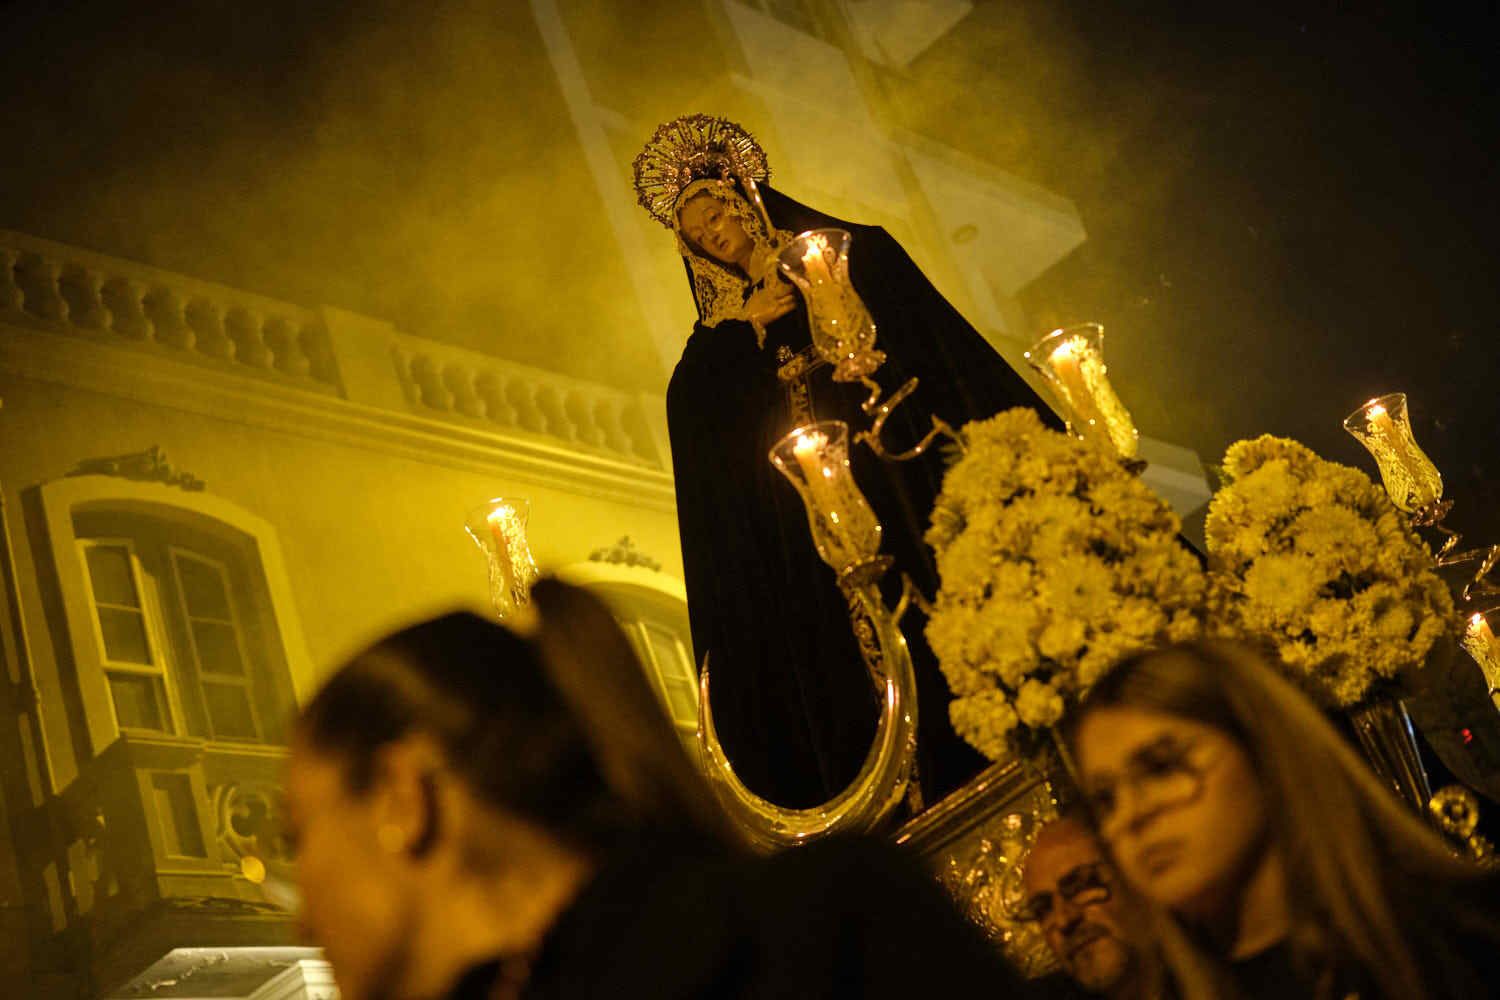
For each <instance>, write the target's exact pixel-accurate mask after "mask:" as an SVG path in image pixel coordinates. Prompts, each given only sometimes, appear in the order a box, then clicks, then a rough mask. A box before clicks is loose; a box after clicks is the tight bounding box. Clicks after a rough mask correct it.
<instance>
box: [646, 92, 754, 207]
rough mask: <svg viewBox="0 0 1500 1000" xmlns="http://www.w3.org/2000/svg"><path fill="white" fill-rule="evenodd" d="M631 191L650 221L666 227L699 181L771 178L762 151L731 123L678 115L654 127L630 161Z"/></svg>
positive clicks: (746, 134)
mask: <svg viewBox="0 0 1500 1000" xmlns="http://www.w3.org/2000/svg"><path fill="white" fill-rule="evenodd" d="M634 166H635V193H636V197H637V200H639V201H640V203H641V206H642V207H643V208H645V210H646V211H648V212H650V213H651V217H652V218H653V219H655V220H656V221H657V222H660V223H661V224H662V225H664V226H666V227H667V228H668V229H673V228H675V227H674V226H673V225H672V209H673V208H674V206H675V205H676V204H677V197H678V195H680V194H682V189H683V188H685V187H687V186H688V185H689V184H691V183H692V182H693V181H696V180H703V179H705V178H717V179H719V180H727V179H728V178H730V177H735V178H738V179H740V180H745V179H747V178H748V179H750V180H754V181H757V182H759V181H764V180H767V179H769V178H770V176H771V166H770V164H769V163H768V162H767V160H766V151H765V150H764V149H762V148H761V146H760V143H758V142H756V141H755V137H754V136H752V135H751V134H750V133H749V132H746V131H745V130H744V129H743V128H741V127H740V126H739V125H738V124H736V123H735V122H732V121H730V120H729V119H727V118H719V117H716V116H714V115H705V114H697V115H683V116H682V117H681V118H674V119H673V120H672V121H669V122H667V123H666V124H664V125H659V126H657V128H656V131H655V132H653V133H652V135H651V138H650V139H649V140H648V141H647V142H646V146H645V148H644V149H642V150H641V151H640V154H639V155H637V156H636V158H635V165H634Z"/></svg>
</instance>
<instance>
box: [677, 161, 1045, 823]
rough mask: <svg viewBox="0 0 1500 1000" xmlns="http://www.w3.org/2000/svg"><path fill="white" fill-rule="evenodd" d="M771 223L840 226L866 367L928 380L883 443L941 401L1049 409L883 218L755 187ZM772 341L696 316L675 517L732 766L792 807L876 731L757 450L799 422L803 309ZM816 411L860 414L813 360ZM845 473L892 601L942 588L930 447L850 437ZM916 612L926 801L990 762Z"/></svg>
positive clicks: (790, 508)
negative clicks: (861, 314)
mask: <svg viewBox="0 0 1500 1000" xmlns="http://www.w3.org/2000/svg"><path fill="white" fill-rule="evenodd" d="M761 192H762V194H763V197H764V201H765V205H766V208H767V212H768V214H769V215H770V217H771V221H772V223H773V225H774V226H775V227H776V228H777V229H785V230H790V231H792V232H801V231H803V230H806V229H811V228H820V227H829V226H835V227H838V228H841V229H846V230H848V231H849V232H850V233H851V234H852V235H853V242H852V244H851V248H850V253H849V268H850V278H851V280H852V281H853V283H854V286H855V288H856V289H857V290H858V292H859V293H860V295H861V296H862V297H863V298H864V301H865V303H866V305H867V306H868V308H869V310H870V314H871V316H872V317H873V318H874V320H875V323H876V327H877V330H878V343H877V346H878V348H879V349H880V350H882V351H884V352H885V353H886V355H887V360H886V362H885V364H884V365H883V366H882V367H881V369H880V371H879V372H877V373H876V376H875V377H876V380H877V381H878V382H880V384H881V385H882V386H883V387H884V388H885V389H886V391H887V392H890V391H893V390H894V389H896V388H899V387H900V386H901V385H902V384H903V383H904V382H905V381H906V380H907V379H908V378H911V377H913V376H916V377H917V378H919V379H920V380H921V381H920V385H919V388H918V389H917V392H916V394H915V395H914V396H912V397H910V398H909V399H908V400H907V401H906V402H905V403H903V404H902V405H901V406H900V407H899V408H898V409H897V410H896V411H895V413H894V414H893V415H892V417H891V419H890V420H889V421H888V422H887V425H886V434H885V440H886V443H887V447H888V448H889V449H891V450H892V451H897V450H902V449H904V448H906V447H908V446H910V445H911V444H912V443H914V442H916V441H917V440H918V439H919V438H920V437H921V435H922V434H923V433H925V431H926V429H927V428H928V426H929V424H930V417H931V415H933V414H937V415H939V416H941V417H942V418H943V419H945V420H947V421H949V422H950V423H952V424H953V425H954V426H961V425H962V424H964V423H965V422H967V421H969V420H972V419H976V418H981V417H987V416H990V415H992V414H994V413H996V412H998V411H1000V410H1003V409H1007V408H1009V407H1013V406H1031V407H1035V408H1036V409H1037V411H1038V412H1039V413H1041V414H1042V416H1043V418H1044V419H1045V420H1048V421H1049V422H1052V423H1053V424H1054V426H1060V424H1058V423H1057V421H1056V419H1055V417H1053V415H1052V411H1051V410H1050V408H1048V407H1047V406H1046V405H1045V404H1044V403H1042V401H1041V400H1040V399H1039V398H1038V397H1037V395H1036V394H1035V393H1034V392H1033V391H1032V390H1031V388H1030V387H1029V386H1028V385H1027V384H1026V382H1025V381H1024V380H1023V379H1022V378H1021V377H1020V375H1018V374H1017V373H1016V372H1015V371H1014V370H1013V369H1012V368H1011V367H1010V365H1009V364H1007V363H1006V362H1005V360H1004V359H1002V358H1001V357H1000V356H999V355H998V354H997V353H995V351H994V349H993V348H992V347H991V346H990V345H989V344H988V343H987V342H986V341H985V340H984V338H983V337H982V336H981V335H980V334H979V332H978V331H976V330H975V329H974V328H973V327H972V326H970V325H969V324H968V322H967V321H966V320H964V318H963V317H962V316H961V315H959V313H958V312H957V310H955V309H954V308H953V307H952V306H951V305H950V304H949V303H948V302H947V300H946V299H944V298H943V297H942V295H941V294H939V293H938V291H937V289H935V288H934V287H933V286H932V284H931V282H929V281H928V280H927V278H926V277H925V276H924V275H923V274H922V272H921V271H920V270H919V269H918V268H917V266H916V264H915V263H913V261H912V260H911V258H910V257H909V256H908V255H907V254H906V252H905V251H904V250H903V249H902V248H901V246H900V245H899V244H898V243H897V242H896V241H895V240H894V239H892V238H891V236H890V235H889V234H887V233H886V232H885V230H883V229H881V228H879V227H874V226H860V225H854V224H851V223H848V222H843V221H841V220H838V219H834V218H832V217H830V216H827V215H824V214H822V213H820V212H817V211H815V210H813V209H810V208H808V207H807V206H804V205H801V204H799V203H797V202H795V201H793V200H792V199H790V198H787V197H786V196H784V195H781V194H780V193H778V192H776V191H775V190H773V189H770V188H768V187H766V186H764V185H763V186H762V187H761ZM766 334H767V335H766V342H765V345H764V347H761V348H758V347H757V345H756V335H755V332H754V330H753V329H752V328H751V326H750V324H748V323H745V322H739V321H727V322H724V323H721V324H719V325H718V326H716V327H713V328H707V327H704V326H703V325H702V324H699V325H697V326H696V327H695V328H694V330H693V333H692V336H691V337H690V338H689V339H688V342H687V344H686V346H685V347H684V349H683V354H682V358H681V360H680V361H679V362H678V364H677V367H676V370H675V371H674V373H673V375H672V380H671V383H670V386H669V388H668V391H667V420H668V425H669V429H670V433H671V441H672V460H673V465H674V468H675V473H676V480H677V516H678V524H679V528H680V530H681V536H682V554H683V564H684V572H685V577H686V584H687V595H688V612H689V617H690V620H691V625H692V633H693V645H694V651H695V655H696V657H697V661H698V663H699V664H700V665H701V664H702V662H703V659H704V657H705V656H708V657H709V663H710V670H711V674H712V698H713V706H714V719H715V722H716V723H717V727H718V732H719V737H720V740H721V741H722V743H723V745H724V749H725V751H726V752H727V753H728V754H729V758H730V760H731V762H732V763H733V765H734V767H735V770H736V773H738V775H739V776H740V778H741V779H742V780H743V781H744V782H745V783H746V784H747V785H748V786H749V787H750V788H751V789H752V790H754V791H755V792H757V793H759V794H761V795H763V796H766V797H768V798H771V799H773V800H774V801H776V802H777V803H778V804H781V805H787V806H806V805H811V804H814V803H816V802H820V801H824V800H826V799H828V798H829V797H831V796H832V795H834V794H836V793H837V792H838V791H839V790H841V789H842V788H844V787H845V786H846V785H847V784H848V783H849V781H850V780H851V779H852V778H853V776H854V774H855V773H856V772H857V771H858V769H859V765H860V763H861V762H862V761H863V759H864V757H865V754H866V752H867V751H868V749H869V745H870V740H871V739H872V737H873V734H874V727H875V722H876V716H877V702H876V697H875V692H874V688H873V686H872V685H871V683H870V679H869V675H868V672H867V671H866V669H865V667H864V664H863V662H862V661H861V659H860V656H859V650H858V648H857V646H856V644H855V640H854V637H853V634H852V631H851V628H850V624H849V617H848V612H847V610H846V606H845V603H844V599H843V597H842V595H841V594H840V592H839V590H838V588H837V585H836V584H835V580H834V574H833V571H832V570H831V569H830V568H829V567H828V566H827V565H826V564H825V563H823V562H822V560H820V559H819V558H818V555H817V552H816V550H815V549H814V548H813V544H812V538H811V534H810V531H809V528H808V524H807V516H806V513H805V510H804V508H803V506H802V503H801V500H800V499H799V498H798V496H797V493H796V491H795V490H794V489H793V487H792V486H791V484H790V483H788V482H786V481H785V480H784V479H783V478H782V476H781V474H780V473H778V472H777V471H776V470H775V469H774V468H773V467H772V466H771V464H770V462H769V461H768V460H767V453H768V452H769V450H770V449H771V447H772V445H774V444H775V443H776V442H777V441H778V440H779V439H780V438H781V437H782V436H783V435H785V434H786V433H787V432H788V431H789V430H791V429H792V422H791V415H790V412H789V409H788V405H787V400H786V396H785V392H784V389H783V387H782V386H781V384H780V383H779V382H778V380H777V377H776V370H777V368H778V361H777V348H778V347H781V346H783V345H785V346H786V347H789V348H790V349H791V350H793V351H800V350H801V349H803V348H804V347H806V346H808V345H809V344H810V343H811V339H810V334H809V332H808V325H807V313H806V311H805V309H804V307H803V306H802V305H801V303H800V300H799V305H798V308H797V309H796V310H795V311H794V312H792V313H791V314H789V315H787V316H784V317H782V318H781V319H779V320H777V321H776V322H774V323H772V324H771V325H770V326H769V327H767V331H766ZM811 381H812V402H813V409H814V414H815V418H816V419H818V420H832V419H837V420H843V421H845V422H847V423H848V424H849V425H850V429H851V434H852V432H854V431H857V430H860V429H863V428H865V427H867V426H869V422H870V420H869V418H868V417H867V416H865V415H864V414H863V413H862V412H861V410H860V406H859V404H860V403H861V402H862V401H863V400H864V398H865V395H866V392H865V390H864V389H863V388H862V387H860V386H858V385H848V384H840V383H835V382H833V380H832V378H831V369H830V368H828V367H827V366H824V367H822V368H820V369H819V370H818V371H817V372H815V373H814V374H813V376H812V379H811ZM851 461H852V468H853V472H854V476H855V479H856V481H857V482H858V483H859V485H860V487H861V489H862V490H863V491H864V493H865V495H866V497H868V498H869V501H870V504H871V506H872V507H873V508H874V510H875V513H876V515H877V516H878V517H879V518H880V521H881V523H882V524H883V525H884V526H885V531H884V543H883V546H882V551H883V552H885V553H886V554H888V555H891V556H894V557H895V559H896V569H895V570H893V571H892V572H891V573H890V574H888V575H887V577H886V579H885V581H883V586H885V587H886V589H887V595H888V598H889V601H890V603H894V599H895V596H896V594H897V593H898V591H899V573H900V572H901V571H905V572H907V573H909V574H911V576H912V577H913V579H914V580H915V581H916V582H917V583H918V584H919V585H920V586H921V587H922V589H923V591H924V592H926V593H927V594H928V595H929V596H930V595H933V594H935V593H936V590H937V576H936V571H935V568H934V565H933V560H932V554H931V552H930V550H928V548H927V547H926V545H925V544H924V543H923V541H922V535H923V533H924V532H925V530H926V527H927V521H928V516H929V514H930V512H931V510H932V505H933V501H934V499H935V498H936V496H937V493H938V490H939V488H940V486H941V482H942V473H943V469H944V461H943V458H942V457H941V455H940V454H939V451H938V449H937V448H933V449H931V450H929V451H928V453H927V454H926V455H924V456H923V457H922V458H919V459H916V460H914V461H910V462H905V463H889V462H882V461H880V460H879V459H877V458H876V457H875V456H874V455H873V454H872V453H871V452H870V450H869V449H868V448H867V447H865V446H863V445H860V446H858V447H854V448H851ZM924 625H925V620H924V619H923V618H922V616H921V615H920V613H916V612H914V613H913V614H911V615H910V616H908V617H907V619H906V620H905V622H904V623H903V630H904V632H905V634H906V637H907V640H908V641H909V643H910V645H911V650H912V656H913V660H914V662H915V664H916V672H917V683H918V691H919V706H920V712H919V754H920V757H919V767H920V768H921V774H922V783H923V787H924V790H925V791H926V793H927V795H928V797H929V799H932V798H935V797H936V796H939V795H942V794H944V793H946V792H948V791H951V790H952V789H954V788H956V787H957V786H958V785H960V784H962V783H963V782H964V781H965V780H967V779H968V778H969V777H972V776H973V775H974V774H975V773H977V771H978V770H980V768H981V767H982V766H983V764H984V761H983V759H982V758H981V757H980V756H979V755H978V753H976V752H975V751H974V750H973V749H971V748H970V747H969V746H968V745H967V744H965V743H963V742H962V741H961V740H960V739H959V738H958V736H957V735H956V734H954V732H953V730H952V727H951V726H950V724H949V722H948V700H949V697H950V695H949V691H948V688H947V685H946V683H945V682H944V680H943V678H942V676H941V674H940V673H939V671H938V669H937V664H936V661H935V660H934V658H933V656H932V653H931V651H930V650H929V649H928V647H927V643H926V641H925V639H924V637H923V634H922V632H923V627H924Z"/></svg>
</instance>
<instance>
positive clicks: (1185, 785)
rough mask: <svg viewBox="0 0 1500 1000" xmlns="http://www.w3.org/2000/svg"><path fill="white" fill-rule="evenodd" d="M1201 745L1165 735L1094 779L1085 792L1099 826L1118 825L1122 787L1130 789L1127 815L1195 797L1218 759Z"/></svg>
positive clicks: (1175, 806)
mask: <svg viewBox="0 0 1500 1000" xmlns="http://www.w3.org/2000/svg"><path fill="white" fill-rule="evenodd" d="M1203 749H1204V747H1203V744H1201V743H1200V742H1197V741H1192V742H1185V741H1182V740H1179V739H1176V738H1175V737H1171V736H1164V737H1162V738H1161V739H1159V740H1156V741H1155V742H1153V743H1149V744H1147V745H1146V746H1144V747H1141V748H1140V749H1139V750H1136V751H1135V753H1133V754H1131V756H1130V760H1129V761H1128V762H1127V763H1126V765H1125V767H1124V769H1123V770H1122V772H1121V774H1120V775H1119V776H1118V777H1116V778H1111V779H1105V780H1103V781H1096V782H1095V783H1094V785H1093V787H1092V788H1090V789H1089V790H1088V791H1087V793H1086V794H1085V796H1084V798H1085V801H1086V802H1087V804H1088V808H1089V811H1090V812H1092V813H1093V814H1094V822H1095V823H1096V824H1098V826H1099V829H1100V830H1101V831H1105V830H1108V829H1109V828H1110V827H1112V826H1117V825H1118V824H1119V822H1120V821H1121V819H1122V818H1123V817H1124V816H1125V815H1127V814H1126V813H1125V812H1124V811H1123V810H1122V809H1121V796H1120V790H1121V789H1122V788H1129V789H1130V793H1131V794H1130V799H1131V801H1132V806H1133V808H1132V809H1131V810H1130V813H1129V815H1134V814H1136V813H1141V812H1153V811H1157V810H1161V809H1175V808H1177V807H1179V806H1184V805H1187V804H1188V803H1190V802H1192V801H1194V800H1195V799H1197V798H1198V796H1200V795H1202V794H1203V784H1204V778H1205V776H1206V775H1207V774H1208V772H1209V770H1210V769H1211V768H1212V767H1213V766H1214V764H1215V763H1217V761H1218V755H1217V754H1205V753H1203V752H1202V750H1203Z"/></svg>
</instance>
